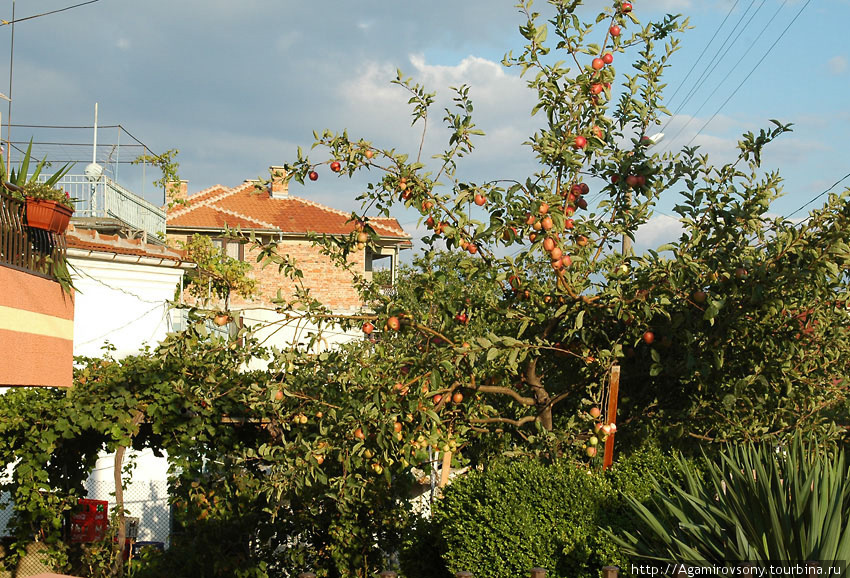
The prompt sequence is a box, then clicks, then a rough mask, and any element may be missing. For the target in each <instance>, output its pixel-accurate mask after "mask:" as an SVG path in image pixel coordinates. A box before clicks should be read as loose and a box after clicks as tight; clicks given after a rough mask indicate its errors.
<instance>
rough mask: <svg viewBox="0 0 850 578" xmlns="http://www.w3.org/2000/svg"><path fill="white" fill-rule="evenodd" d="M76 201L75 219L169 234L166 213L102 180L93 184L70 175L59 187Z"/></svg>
mask: <svg viewBox="0 0 850 578" xmlns="http://www.w3.org/2000/svg"><path fill="white" fill-rule="evenodd" d="M56 187H57V188H60V189H64V190H66V191H68V193H70V195H71V197H72V198H74V199H76V202H75V203H74V206H75V211H74V217H100V218H113V219H118V220H119V221H122V222H123V223H126V224H127V225H129V226H130V227H131V228H133V229H138V230H140V231H145V232H147V234H148V235H151V236H154V237H155V236H157V235H158V234H162V235H164V234H165V211H164V210H162V209H161V208H159V207H157V206H156V205H154V204H152V203H149V202H148V201H146V200H144V199H143V198H141V197H140V196H138V195H136V194H135V193H132V192H130V191H128V190H127V189H125V188H124V187H122V186H121V185H119V184H118V183H116V182H115V181H113V180H112V179H110V178H108V177H106V176H102V177H100V179H98V180H97V181H96V182H94V183H92V182H89V180H88V179H87V178H86V177H85V176H84V175H66V176H65V177H64V178H63V179H62V180H61V181H59V182H58V183H56Z"/></svg>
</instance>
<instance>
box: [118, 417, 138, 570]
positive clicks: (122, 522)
mask: <svg viewBox="0 0 850 578" xmlns="http://www.w3.org/2000/svg"><path fill="white" fill-rule="evenodd" d="M134 413H135V415H134V416H133V420H132V422H131V423H132V430H131V432H130V439H132V437H133V436H134V435H135V433H136V428H137V427H138V425H139V424H140V423H142V419H144V414H143V413H142V412H140V411H138V410H137V411H135V412H134ZM126 452H127V448H126V447H125V446H119V447H118V449H116V450H115V463H114V465H113V467H114V469H115V470H114V472H113V479H114V481H115V511H116V512H117V513H118V536H117V538H116V539H117V542H118V544H117V548H118V551H117V552H116V554H115V560H113V562H112V575H113V576H123V575H124V547H125V545H126V543H127V520H126V517H125V516H124V484H123V483H122V480H121V473H122V470H123V468H124V454H125V453H126Z"/></svg>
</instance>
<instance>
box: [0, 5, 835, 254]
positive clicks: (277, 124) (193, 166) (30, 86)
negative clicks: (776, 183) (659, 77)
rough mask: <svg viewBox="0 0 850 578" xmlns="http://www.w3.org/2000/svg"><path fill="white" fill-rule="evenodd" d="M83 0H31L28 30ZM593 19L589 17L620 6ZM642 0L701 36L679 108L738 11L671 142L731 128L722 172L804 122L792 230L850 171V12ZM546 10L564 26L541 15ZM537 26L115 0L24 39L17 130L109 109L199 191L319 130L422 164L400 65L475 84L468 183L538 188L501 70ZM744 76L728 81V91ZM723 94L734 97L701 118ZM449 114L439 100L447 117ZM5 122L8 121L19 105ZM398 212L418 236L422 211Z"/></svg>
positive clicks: (444, 88)
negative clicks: (527, 29)
mask: <svg viewBox="0 0 850 578" xmlns="http://www.w3.org/2000/svg"><path fill="white" fill-rule="evenodd" d="M78 2H80V0H67V1H62V0H27V1H18V2H17V4H16V17H17V18H22V17H26V16H30V15H33V14H36V13H41V12H47V11H50V10H56V9H59V8H63V7H66V6H69V5H71V4H76V3H78ZM586 4H587V5H588V7H589V8H588V10H590V9H591V8H592V9H593V10H596V9H597V8H598V7H600V6H602V5H603V4H602V3H601V2H597V1H590V2H586ZM633 4H634V7H635V14H636V16H637V17H638V18H639V19H641V20H642V21H644V22H645V21H647V20H649V19H654V18H658V17H660V16H662V15H663V14H664V13H667V12H672V13H681V14H683V15H685V16H688V17H689V18H690V21H691V25H692V26H693V27H694V28H693V30H691V31H689V32H688V33H686V34H685V35H684V36H683V37H682V49H681V50H680V51H679V52H678V53H677V54H676V55H675V56H674V58H673V61H672V64H673V67H672V68H671V69H670V70H669V71H668V73H667V75H666V79H667V83H668V85H669V88H668V95H672V93H673V91H674V90H675V89H676V88H677V87H678V86H679V84H680V83H682V81H683V80H684V77H685V75H686V73H687V72H688V70H690V69H691V67H692V66H693V65H694V63H695V61H696V59H697V57H698V55H699V54H700V52H701V51H702V50H703V49H705V47H706V45H707V43H708V41H709V39H710V38H711V36H712V34H714V33H715V31H716V30H717V29H718V26H719V25H720V23H721V22H722V21H723V19H724V17H726V16H727V14H728V19H727V22H726V25H725V26H724V27H723V28H722V29H720V31H719V33H718V37H717V39H716V40H715V42H714V44H713V45H711V46H709V48H708V50H707V52H706V56H704V57H703V60H702V61H701V62H700V63H698V64H697V66H696V68H695V69H694V72H693V73H692V75H691V77H690V78H689V79H688V81H687V83H686V84H684V85H683V88H682V89H681V91H680V93H679V94H678V95H677V96H676V98H675V99H673V100H671V101H670V104H671V107H672V108H673V110H676V109H677V108H678V107H679V106H680V105H682V107H681V110H680V111H679V112H678V114H677V115H676V116H675V117H674V118H673V119H671V121H670V124H669V126H668V127H667V129H665V133H666V134H667V135H668V137H672V136H673V135H675V134H676V133H677V132H678V131H679V129H680V128H682V127H683V126H685V124H686V123H687V122H688V121H689V120H690V121H691V122H690V124H688V125H687V126H686V127H685V128H684V130H683V131H682V133H681V135H680V137H679V138H677V139H672V138H668V140H667V141H665V143H664V145H663V146H664V147H665V148H670V147H678V146H681V145H682V144H684V143H686V142H688V141H690V140H691V139H692V138H694V137H695V135H696V131H697V130H698V129H699V128H701V127H702V126H703V125H704V124H705V122H706V121H707V120H708V119H709V118H710V117H711V116H712V115H714V114H715V113H716V116H715V118H714V119H713V120H712V122H711V123H709V124H708V126H706V128H705V129H704V130H703V131H702V132H701V133H700V134H699V135H696V137H695V138H694V141H693V142H694V144H699V145H700V146H701V147H702V149H703V151H704V152H708V153H710V154H711V155H712V157H713V158H714V159H715V160H717V161H725V160H728V159H729V158H730V157H731V156H732V155H733V154H734V152H735V149H734V146H735V142H736V140H737V137H738V135H740V133H742V132H744V131H757V130H758V129H759V128H761V127H765V126H767V121H768V119H771V118H776V119H778V120H780V121H782V122H791V123H794V125H795V126H794V132H793V133H791V134H790V135H786V136H784V137H783V138H781V139H780V141H779V142H777V143H776V144H775V145H773V146H771V147H770V148H769V149H768V150H767V152H766V154H765V165H766V166H767V167H768V168H778V169H780V170H781V172H782V174H783V176H784V177H785V178H786V183H785V192H786V196H785V198H783V199H781V200H780V201H778V202H777V204H776V205H775V207H773V212H775V213H777V214H787V213H788V212H790V211H792V210H794V209H796V208H797V207H799V206H800V205H801V204H803V203H804V202H806V201H808V200H810V199H811V198H812V197H814V196H815V195H816V194H818V193H820V192H822V191H823V190H824V189H826V188H827V187H829V186H830V185H831V184H832V183H833V182H835V181H836V180H838V179H839V178H841V177H842V176H843V175H845V174H847V173H848V172H850V155H848V154H847V153H846V152H845V151H846V145H845V143H844V139H845V135H846V134H847V132H848V128H850V112H848V110H847V105H846V104H845V102H846V100H847V96H848V93H850V65H848V61H850V49H848V48H847V44H846V40H845V38H846V32H845V31H844V27H845V23H846V22H850V0H808V1H807V0H738V1H737V2H735V0H702V1H696V0H634V2H633ZM733 7H734V8H733ZM537 8H538V9H539V10H540V11H541V12H544V13H545V11H546V5H545V3H544V2H542V1H540V2H538V6H537ZM730 8H733V9H732V11H731V12H730ZM11 10H12V2H11V0H0V18H4V19H6V20H10V19H11ZM798 14H799V15H798ZM751 16H752V19H750V17H751ZM795 17H796V18H797V19H796V21H794V23H793V24H792V25H791V27H790V28H789V29H788V31H787V33H785V35H784V36H783V37H782V38H781V39H780V40H779V41H778V43H776V45H775V46H774V47H773V48H772V51H771V52H770V53H769V54H768V55H767V56H766V58H765V60H764V61H763V62H762V63H761V64H760V65H759V66H758V67H757V68H756V69H755V70H754V71H753V72H752V76H751V77H750V78H749V79H748V80H747V81H746V83H744V85H743V86H742V87H741V88H740V90H737V91H736V87H738V85H739V83H741V81H742V80H743V79H744V77H745V76H746V75H747V74H749V73H750V72H751V70H752V69H753V66H754V65H755V64H756V63H757V62H758V61H759V60H760V59H761V58H762V57H763V56H764V55H765V54H766V53H767V51H768V48H769V47H770V46H771V45H772V44H773V43H774V42H775V41H776V40H777V38H779V35H780V34H781V33H782V32H783V30H784V29H785V28H786V26H787V25H788V24H789V23H790V22H791V21H792V19H794V18H795ZM742 18H743V20H742ZM771 18H773V20H771ZM739 21H740V22H741V26H740V27H739V30H741V34H740V36H739V37H738V39H737V42H736V43H735V44H734V45H732V46H731V48H729V50H728V52H727V53H726V56H725V58H723V59H722V60H720V61H719V63H718V64H717V67H716V69H715V71H714V73H713V74H712V75H711V76H709V77H708V78H707V80H706V82H705V84H704V85H703V87H702V88H700V89H699V90H698V91H697V93H696V95H695V96H694V97H693V98H692V99H691V100H690V101H689V102H688V103H682V102H681V101H682V100H683V99H682V96H683V95H684V94H685V93H686V92H687V91H689V90H690V88H691V86H692V85H693V82H694V81H695V80H696V78H697V77H698V76H699V74H700V73H701V71H702V70H703V67H704V65H705V64H706V63H707V61H708V59H709V57H710V56H712V55H713V54H714V53H715V51H716V49H717V46H718V45H719V44H720V41H721V40H723V39H725V38H726V37H727V36H728V35H729V33H730V32H731V31H732V29H733V26H734V25H735V24H736V23H737V22H739ZM521 23H522V20H521V17H520V15H519V14H518V13H517V11H516V9H515V8H514V6H513V2H511V1H504V2H503V1H501V0H463V1H462V2H457V1H456V0H434V1H431V2H427V3H425V2H404V1H398V0H395V1H390V0H381V1H378V0H361V1H360V2H356V3H355V2H341V1H338V0H333V1H331V0H312V1H310V2H293V1H289V0H241V1H238V2H237V1H234V0H181V1H180V2H174V1H173V0H146V1H145V2H128V1H127V0H98V1H97V2H95V3H92V4H89V5H86V6H81V7H79V8H75V9H73V10H68V11H65V12H60V13H57V14H53V15H49V16H45V17H42V18H36V19H32V20H27V21H24V22H20V23H19V24H18V25H16V27H15V46H14V60H13V63H14V69H13V75H12V79H13V84H12V87H11V92H12V97H13V99H14V104H13V109H12V122H13V123H14V124H32V125H35V124H38V125H62V126H85V125H90V124H91V123H92V115H93V108H94V103H95V102H99V103H100V104H99V106H100V119H99V120H100V123H101V124H102V125H116V124H121V125H122V126H123V127H125V128H126V129H127V130H128V131H129V132H130V133H132V135H133V136H135V137H136V138H138V139H139V140H140V141H142V142H144V143H145V144H146V145H147V146H148V147H150V148H151V149H152V150H153V151H155V152H161V151H164V150H166V149H171V148H177V149H179V150H180V155H179V157H178V160H179V162H180V166H181V176H182V177H183V178H185V179H187V180H188V181H189V189H190V192H191V191H198V190H201V189H203V188H205V187H208V186H211V185H213V184H216V183H221V184H224V185H236V184H238V183H240V182H242V181H243V180H244V179H248V178H255V177H257V176H259V175H263V174H265V173H266V171H267V168H268V167H269V166H270V165H278V164H282V163H283V162H285V161H286V160H288V159H291V158H293V157H294V154H295V148H296V147H297V146H298V145H302V146H305V147H309V145H310V144H311V143H312V131H313V130H314V129H315V130H321V129H323V128H330V129H333V130H342V129H344V128H348V130H349V132H350V134H351V135H352V136H356V137H363V138H366V139H370V140H373V142H374V143H375V144H376V145H379V146H386V147H396V148H397V149H399V150H409V151H411V152H413V151H415V148H416V146H417V145H418V139H419V133H418V131H417V130H415V129H411V128H410V121H409V115H408V109H407V107H406V104H405V101H406V98H405V96H404V94H403V93H402V91H401V90H400V89H399V88H397V87H394V86H391V85H390V84H389V81H390V80H391V79H392V78H393V77H394V75H395V70H396V68H401V69H402V70H403V71H404V72H405V73H406V74H408V75H411V76H414V77H415V78H416V79H418V80H420V81H422V82H424V83H425V84H426V85H427V86H428V88H429V89H431V90H435V91H438V93H439V94H440V97H441V99H447V98H448V97H449V91H448V86H450V85H457V84H460V83H466V84H468V85H470V86H471V96H472V98H473V99H474V101H475V103H476V119H477V122H478V125H479V127H480V128H482V129H483V130H484V131H485V132H487V133H488V135H489V136H488V137H487V138H485V139H483V140H482V141H481V146H480V148H479V150H478V152H477V153H476V154H475V155H474V156H473V157H471V158H470V159H469V162H468V163H467V164H466V165H464V167H463V169H462V171H463V173H462V174H463V175H464V176H466V177H467V178H469V179H471V180H485V179H488V180H489V179H492V178H518V177H522V178H523V179H524V176H525V175H529V174H531V173H532V172H533V171H534V170H535V165H534V162H533V158H532V157H531V155H530V153H529V151H528V150H527V149H526V148H524V147H522V145H521V143H522V141H523V140H524V139H525V138H526V137H527V136H528V135H529V134H530V132H531V131H533V129H534V126H535V124H534V121H533V120H532V119H530V117H529V111H530V108H531V106H532V105H533V94H531V92H530V91H528V90H527V89H525V88H524V85H523V81H522V80H520V79H519V78H517V76H516V71H514V70H505V69H503V68H502V67H501V66H500V64H499V62H500V60H501V58H502V56H503V55H504V53H505V52H507V51H508V50H510V49H513V50H515V51H516V50H518V49H519V48H520V46H521V38H520V37H519V34H518V32H517V27H518V26H519V25H520V24H521ZM10 33H11V27H10V26H2V27H0V46H3V47H4V49H3V52H2V53H0V92H4V93H7V94H8V93H9V86H8V77H9V50H10V41H11V39H10ZM735 34H737V32H736V33H735ZM733 38H734V36H733ZM624 61H625V58H624V57H619V56H618V59H617V61H616V62H615V65H616V66H618V67H619V69H621V70H622V69H623V68H622V67H623V65H624V64H625V62H624ZM727 73H728V75H729V76H728V79H727V80H726V81H725V82H724V83H720V80H721V79H722V78H724V76H726V75H727ZM715 88H716V89H717V91H716V94H714V95H713V96H712V97H711V98H709V99H708V101H707V103H706V104H705V106H704V107H703V108H701V109H700V105H701V104H702V103H703V101H705V100H706V98H707V97H708V96H709V93H710V92H711V91H713V90H715ZM730 96H731V98H729V97H730ZM727 98H729V101H728V103H727V104H725V105H724V106H721V105H722V103H723V102H724V101H725V100H726V99H727ZM445 102H446V101H445V100H440V101H438V106H437V107H435V110H434V113H433V117H434V119H435V121H436V120H438V119H439V118H441V116H442V115H441V112H442V106H444V105H445ZM0 111H2V113H3V123H4V125H5V124H6V122H7V110H6V108H5V105H4V106H2V107H0ZM692 117H693V118H692ZM432 124H433V125H436V124H437V123H436V122H433V123H432ZM5 134H6V133H5V128H4V132H3V136H4V137H5ZM117 134H118V131H117V130H115V129H104V130H102V131H101V133H100V136H99V142H100V143H101V144H115V143H116V141H120V146H121V147H122V148H121V149H120V151H115V150H112V155H113V157H112V158H113V159H114V158H120V159H121V160H129V159H130V158H132V157H133V154H134V153H136V152H138V149H134V148H132V147H131V146H129V145H130V144H131V141H130V139H129V137H127V136H126V135H121V136H120V137H118V136H117ZM30 137H35V139H36V141H44V142H65V143H77V144H80V145H82V144H85V143H90V142H91V138H92V135H91V130H87V129H79V130H70V129H62V130H58V129H57V130H49V131H48V130H38V129H31V128H23V127H13V129H12V140H13V141H27V140H29V138H30ZM442 137H443V134H441V131H440V130H439V129H436V128H435V130H434V131H433V132H432V133H431V135H430V137H429V139H428V141H427V146H426V148H427V150H428V152H429V153H432V154H433V153H437V152H439V146H440V144H441V142H440V141H441V139H442ZM39 152H40V153H41V154H50V155H64V156H73V157H74V158H80V159H84V160H83V163H85V162H88V160H90V156H91V150H90V148H86V147H84V146H65V147H56V146H51V147H43V148H42V149H40V151H39ZM13 154H14V153H13ZM109 154H110V148H109V147H101V148H100V149H99V159H100V160H101V162H105V160H106V158H107V157H108V155H109ZM118 155H120V157H119V156H118ZM13 159H14V156H13ZM83 163H81V164H80V165H78V167H79V169H80V172H81V171H82V167H83V166H84V164H83ZM117 170H118V171H119V180H121V181H123V182H125V183H126V184H128V185H129V186H130V187H131V188H133V189H134V190H136V191H139V192H141V190H142V189H143V188H144V190H145V196H146V197H148V198H149V199H150V200H152V201H158V200H159V196H158V195H159V193H157V192H156V191H155V190H153V187H152V185H150V183H149V181H151V180H153V178H154V177H155V175H151V174H150V172H149V173H147V174H146V175H145V181H146V184H145V185H144V186H143V185H142V179H141V175H140V174H139V171H138V170H136V169H133V168H132V167H130V166H129V165H124V164H121V165H118V169H117ZM364 182H365V181H363V180H357V181H354V182H351V181H348V180H347V179H337V178H335V177H333V176H331V174H330V173H329V172H327V171H325V172H323V174H322V176H321V178H320V179H319V181H318V182H317V183H312V184H311V185H310V186H308V187H304V188H301V187H293V192H294V193H295V194H298V195H300V196H304V197H306V198H310V199H313V200H316V201H319V202H323V203H327V204H330V205H332V206H335V207H338V208H341V209H345V210H347V209H352V208H354V207H355V203H354V200H353V199H354V197H355V196H356V193H357V191H358V190H361V188H362V187H363V185H364ZM848 183H850V179H848V181H845V183H844V184H845V185H846V184H848ZM839 188H841V187H839ZM674 203H675V196H674V195H670V197H669V198H665V199H664V200H663V201H662V204H661V207H660V209H661V210H662V211H664V212H669V208H670V207H671V206H672V205H673V204H674ZM396 216H397V217H398V218H399V220H400V221H401V222H402V223H403V224H404V225H405V226H407V227H408V228H409V229H410V230H411V231H413V228H414V226H415V220H416V216H415V215H409V214H405V213H404V212H399V213H398V214H397V215H396ZM797 216H800V215H797ZM671 225H672V224H671V223H670V222H669V220H668V219H666V218H664V217H663V215H660V216H659V217H658V219H656V221H654V222H653V223H652V224H651V225H650V226H649V227H647V228H646V230H645V231H644V240H645V241H646V242H648V243H652V242H654V241H656V240H658V241H659V242H661V241H663V237H664V236H665V235H669V234H670V232H671V231H672V230H674V229H675V228H674V227H672V226H671Z"/></svg>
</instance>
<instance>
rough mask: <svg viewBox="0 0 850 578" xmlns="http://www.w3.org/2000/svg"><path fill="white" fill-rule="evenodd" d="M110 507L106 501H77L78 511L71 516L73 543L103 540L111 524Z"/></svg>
mask: <svg viewBox="0 0 850 578" xmlns="http://www.w3.org/2000/svg"><path fill="white" fill-rule="evenodd" d="M108 507H109V503H108V502H107V501H106V500H88V499H85V498H80V499H79V500H77V510H76V511H75V512H74V513H73V514H72V515H71V542H97V541H98V540H103V537H104V536H106V527H107V525H108V523H109V514H108Z"/></svg>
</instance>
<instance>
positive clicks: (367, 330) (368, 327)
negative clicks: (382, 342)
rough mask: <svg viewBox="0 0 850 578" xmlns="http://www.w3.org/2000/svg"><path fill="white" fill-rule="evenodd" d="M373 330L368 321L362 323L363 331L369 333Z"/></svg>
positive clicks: (373, 327)
mask: <svg viewBox="0 0 850 578" xmlns="http://www.w3.org/2000/svg"><path fill="white" fill-rule="evenodd" d="M374 330H375V326H374V325H372V324H371V323H369V322H368V321H367V322H366V323H364V324H363V333H365V334H366V335H369V334H370V333H372V332H373V331H374Z"/></svg>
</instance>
